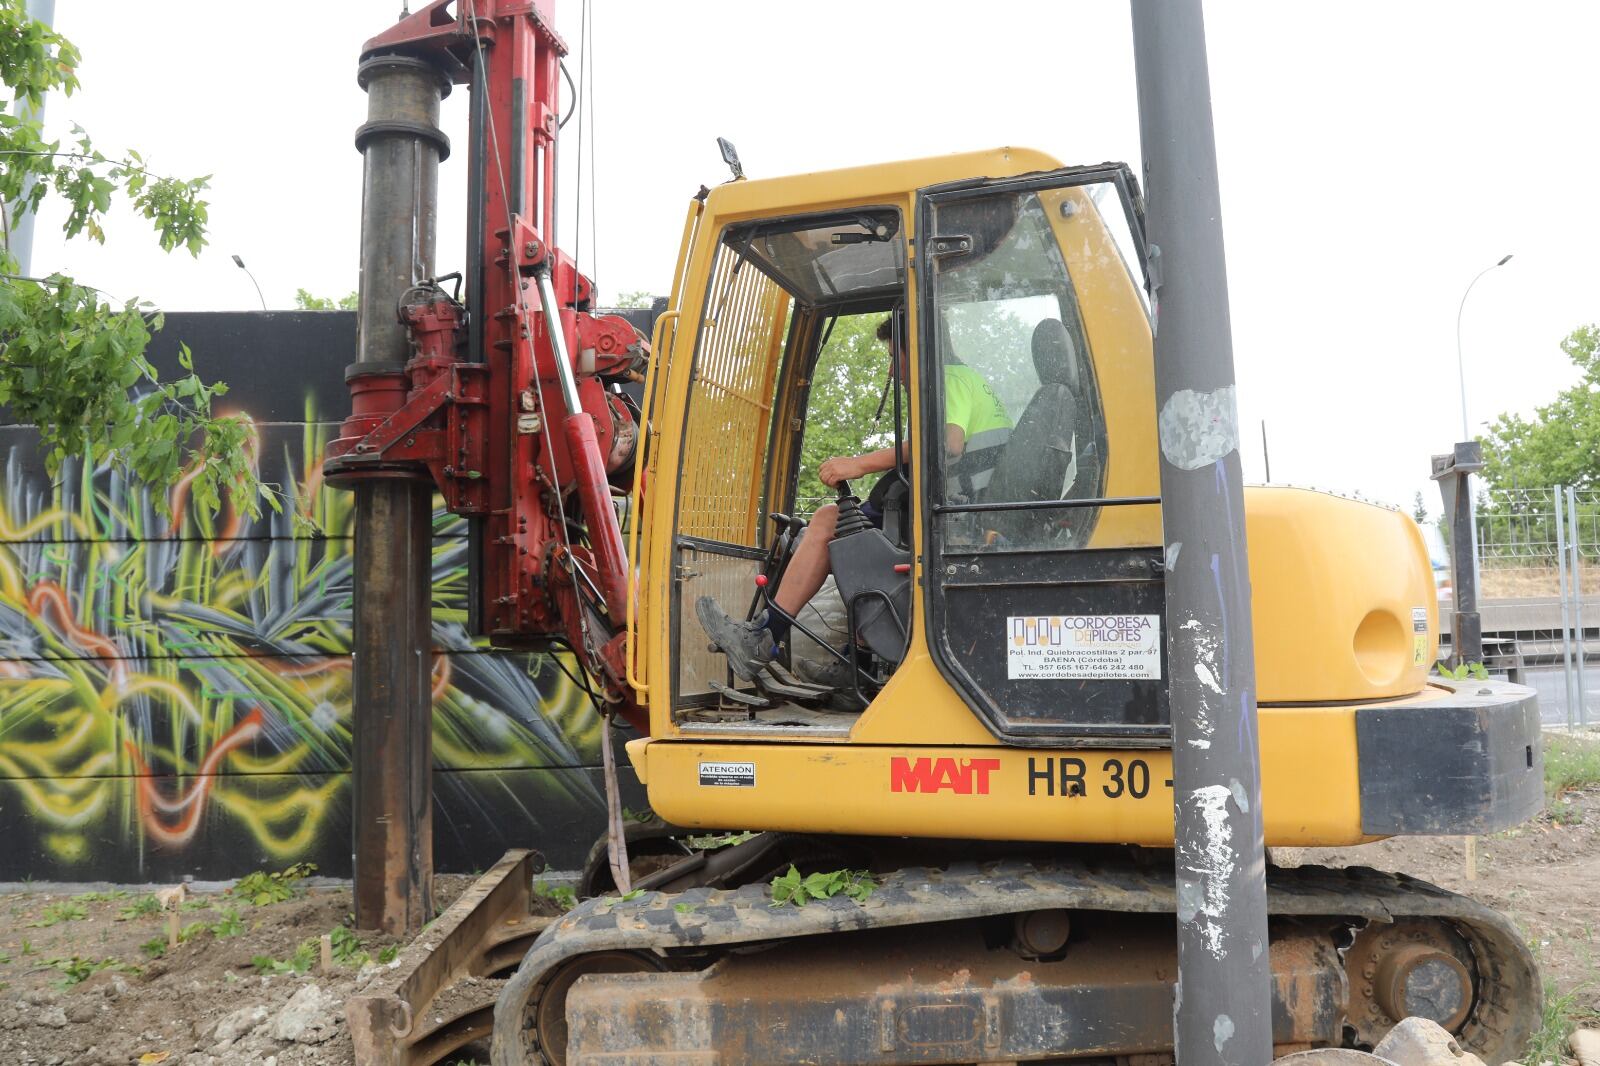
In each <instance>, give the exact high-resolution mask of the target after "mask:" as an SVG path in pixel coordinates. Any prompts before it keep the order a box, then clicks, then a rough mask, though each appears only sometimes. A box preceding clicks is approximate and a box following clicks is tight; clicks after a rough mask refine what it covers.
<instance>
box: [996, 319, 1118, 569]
mask: <svg viewBox="0 0 1600 1066" xmlns="http://www.w3.org/2000/svg"><path fill="white" fill-rule="evenodd" d="M1080 365H1081V360H1080V358H1079V355H1078V346H1077V345H1076V344H1075V343H1074V342H1073V340H1072V335H1071V334H1070V333H1068V332H1067V327H1066V326H1065V325H1063V324H1062V322H1061V320H1060V319H1055V318H1047V319H1045V320H1044V321H1042V322H1040V323H1039V324H1038V325H1037V326H1035V327H1034V330H1033V367H1034V370H1035V371H1036V372H1037V373H1038V375H1039V388H1038V389H1037V391H1035V392H1034V394H1033V398H1032V399H1031V400H1029V401H1028V406H1027V407H1026V408H1025V409H1024V410H1023V412H1022V417H1021V418H1018V419H1017V424H1016V426H1015V427H1013V428H1012V430H1011V438H1010V439H1009V440H1008V441H1007V442H1006V446H1005V452H1004V453H1003V454H1002V455H1001V456H1000V459H999V461H998V462H997V463H995V467H994V474H993V475H992V476H991V477H990V479H989V484H988V486H987V487H986V488H985V489H984V492H983V496H982V498H983V501H984V502H994V503H1018V502H1021V501H1025V500H1064V499H1069V498H1072V497H1083V496H1086V495H1089V494H1092V493H1093V492H1094V491H1095V488H1094V486H1095V485H1096V484H1097V483H1098V481H1099V472H1098V463H1097V462H1095V461H1094V457H1093V455H1092V452H1093V444H1092V441H1091V440H1088V439H1085V438H1086V437H1087V436H1088V432H1087V431H1088V427H1089V418H1088V411H1087V405H1086V404H1085V397H1084V394H1083V383H1082V380H1081V377H1080V369H1079V368H1080ZM1062 518H1063V513H1062V512H1061V511H1055V510H1046V511H1015V512H1011V513H1000V514H996V515H995V521H994V522H993V523H992V524H993V526H994V527H995V528H996V530H997V531H998V532H1000V533H1001V534H1003V535H1004V536H1005V537H1006V538H1007V539H1008V540H1012V541H1019V542H1023V543H1030V544H1037V543H1039V541H1040V540H1041V538H1045V537H1051V536H1052V531H1053V530H1055V529H1057V528H1059V523H1060V522H1061V521H1062ZM1052 539H1053V538H1052Z"/></svg>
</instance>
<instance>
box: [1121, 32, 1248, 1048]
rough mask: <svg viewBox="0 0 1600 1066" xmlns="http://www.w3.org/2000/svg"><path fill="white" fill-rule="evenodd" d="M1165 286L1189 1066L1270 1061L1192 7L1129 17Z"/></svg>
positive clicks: (1238, 532)
mask: <svg viewBox="0 0 1600 1066" xmlns="http://www.w3.org/2000/svg"><path fill="white" fill-rule="evenodd" d="M1133 55H1134V65H1135V69H1136V72H1137V75H1138V83H1139V143H1140V145H1141V150H1142V153H1143V155H1144V172H1145V179H1144V180H1145V193H1146V196H1147V200H1148V204H1149V212H1148V218H1149V223H1148V237H1149V242H1150V245H1151V253H1150V254H1151V257H1152V260H1153V265H1154V267H1155V271H1154V272H1153V273H1154V276H1155V277H1156V278H1158V279H1159V285H1160V288H1159V290H1158V291H1157V293H1156V302H1157V303H1158V305H1159V311H1158V317H1157V326H1156V341H1155V357H1156V404H1157V411H1158V422H1159V430H1160V435H1161V514H1162V523H1163V526H1164V530H1165V535H1166V541H1167V575H1166V602H1167V666H1168V670H1169V676H1170V677H1171V683H1170V684H1171V689H1170V691H1171V706H1172V784H1173V797H1174V798H1173V803H1174V807H1175V811H1174V813H1175V822H1176V825H1175V828H1176V862H1177V879H1178V886H1177V888H1178V987H1177V992H1176V996H1175V1005H1174V1008H1173V1029H1174V1032H1173V1040H1174V1047H1175V1048H1176V1052H1177V1059H1178V1062H1179V1063H1180V1064H1181V1066H1208V1064H1216V1066H1222V1064H1230V1066H1261V1064H1262V1063H1266V1062H1269V1061H1271V1059H1272V984H1271V972H1270V969H1269V962H1268V951H1267V888H1266V861H1265V848H1264V847H1263V839H1262V830H1261V774H1260V769H1261V761H1260V754H1259V751H1258V750H1257V742H1256V737H1257V732H1256V693H1255V648H1254V644H1253V639H1252V635H1251V626H1250V573H1249V569H1248V567H1247V561H1246V555H1245V535H1244V500H1243V496H1242V491H1243V483H1242V477H1241V474H1240V469H1239V424H1238V411H1237V408H1236V405H1235V402H1234V375H1233V339H1232V333H1231V327H1230V325H1229V322H1228V282H1227V272H1226V267H1225V263H1224V260H1223V252H1222V221H1221V218H1222V211H1221V204H1220V196H1219V194H1218V191H1217V153H1216V142H1215V139H1214V137H1213V133H1212V127H1211V83H1210V75H1209V72H1208V70H1207V67H1206V41H1205V24H1204V20H1203V18H1202V16H1201V12H1200V0H1133Z"/></svg>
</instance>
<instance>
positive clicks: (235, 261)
mask: <svg viewBox="0 0 1600 1066" xmlns="http://www.w3.org/2000/svg"><path fill="white" fill-rule="evenodd" d="M1510 258H1511V257H1510V256H1509V255H1508V256H1506V259H1510ZM1502 262H1504V260H1502ZM233 265H234V266H236V267H238V268H239V269H240V270H242V271H244V272H245V273H246V274H248V275H249V277H250V284H252V285H254V286H255V287H256V299H258V300H260V301H261V310H263V311H265V310H266V309H267V298H266V297H265V296H262V295H261V282H259V281H257V280H256V276H255V275H254V274H251V273H250V268H249V267H247V266H245V265H244V260H243V259H240V258H239V257H238V256H234V257H233ZM1462 402H1463V403H1465V401H1462ZM1462 410H1463V411H1465V410H1466V408H1465V407H1463V408H1462Z"/></svg>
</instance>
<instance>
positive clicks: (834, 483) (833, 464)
mask: <svg viewBox="0 0 1600 1066" xmlns="http://www.w3.org/2000/svg"><path fill="white" fill-rule="evenodd" d="M871 472H872V471H871V470H870V469H869V468H868V467H866V466H865V465H864V464H863V463H862V462H861V456H859V455H857V456H854V457H850V458H847V457H845V456H838V455H836V456H834V457H833V458H832V459H827V460H824V461H823V464H822V465H821V466H819V467H817V477H818V478H819V479H820V480H821V481H822V483H823V484H824V485H826V486H828V487H829V488H830V489H833V488H838V487H839V482H841V481H854V480H855V479H856V478H858V477H860V476H861V475H863V474H870V473H871Z"/></svg>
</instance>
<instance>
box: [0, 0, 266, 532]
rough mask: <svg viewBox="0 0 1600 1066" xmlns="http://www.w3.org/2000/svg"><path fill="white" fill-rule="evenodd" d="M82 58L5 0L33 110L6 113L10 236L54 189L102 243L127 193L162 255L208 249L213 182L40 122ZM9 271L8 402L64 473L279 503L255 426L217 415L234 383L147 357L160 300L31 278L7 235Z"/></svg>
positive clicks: (23, 96)
mask: <svg viewBox="0 0 1600 1066" xmlns="http://www.w3.org/2000/svg"><path fill="white" fill-rule="evenodd" d="M78 62H79V55H78V50H77V49H76V48H75V47H74V46H73V45H72V43H71V42H70V41H68V40H67V39H66V38H64V37H62V36H61V35H60V34H58V33H55V32H54V31H53V30H51V29H50V28H49V27H47V26H45V25H44V24H42V23H40V22H38V21H36V20H34V19H33V18H31V17H29V15H28V14H27V11H26V9H25V7H24V2H23V0H0V81H3V83H4V85H5V87H6V88H7V89H8V90H9V91H10V92H11V94H12V96H13V97H14V99H15V100H16V101H17V102H19V103H20V104H22V105H25V106H23V107H21V108H20V109H19V110H20V111H21V114H18V115H5V114H0V210H3V211H4V212H5V215H4V217H3V218H0V230H3V231H4V232H6V233H9V231H10V228H11V223H10V219H11V217H12V216H13V215H14V214H15V213H17V212H21V211H27V212H34V213H37V211H38V209H39V206H40V205H41V204H42V203H43V202H44V200H45V199H46V198H47V197H48V196H51V195H54V196H57V197H59V198H60V199H61V200H63V201H64V202H65V205H66V208H67V218H66V222H65V223H64V224H63V227H62V228H63V231H64V233H65V235H66V236H67V238H68V239H72V238H83V239H87V240H91V241H96V242H99V243H104V241H105V239H106V232H105V218H106V213H107V212H108V211H109V210H110V209H111V206H112V204H113V203H114V202H116V201H117V200H119V199H120V200H122V201H123V202H125V203H127V204H128V205H130V206H131V207H132V208H133V209H134V210H135V211H136V212H138V213H139V214H140V215H142V216H143V217H144V218H146V219H148V220H149V222H150V224H151V227H152V228H153V229H154V231H155V237H156V243H157V244H158V245H159V246H160V247H161V248H162V250H164V251H172V250H173V249H176V248H180V247H181V248H183V249H185V250H187V251H188V252H189V254H190V255H196V256H197V255H199V253H200V249H201V248H203V247H204V246H205V243H206V238H205V232H206V204H205V201H204V200H202V199H201V198H200V194H201V192H202V191H203V190H204V189H205V188H206V184H207V181H208V178H207V177H199V178H189V179H184V178H175V177H167V176H163V175H160V174H157V173H156V172H154V171H153V170H151V169H150V167H149V166H148V165H147V163H146V161H145V159H144V157H143V156H141V155H140V154H139V153H138V152H136V151H134V150H133V149H131V148H130V149H127V150H126V151H124V152H122V153H121V154H120V155H115V156H110V155H106V154H104V153H103V152H101V151H100V150H99V149H98V148H96V147H95V145H94V143H93V141H92V140H91V139H90V137H89V135H88V134H87V133H86V132H84V130H83V129H81V128H79V127H77V126H74V127H73V133H72V139H71V142H70V144H68V145H66V146H63V144H62V142H60V141H46V140H45V138H44V133H43V129H42V127H41V124H40V123H39V121H38V120H37V119H36V118H34V117H31V116H33V115H35V114H37V110H38V107H39V105H40V104H41V103H42V102H43V100H44V96H45V94H46V93H48V92H52V91H57V92H61V93H63V94H65V95H68V96H70V95H71V94H72V93H73V91H74V90H76V89H77V88H78V77H77V68H78ZM0 276H3V278H4V282H5V283H4V284H3V285H0V404H7V405H9V406H10V408H11V411H12V413H13V415H14V416H15V417H16V418H18V419H19V420H22V421H25V422H29V423H32V424H33V425H35V426H37V427H38V430H39V435H40V438H41V440H42V443H43V445H44V451H45V457H46V464H47V466H48V467H49V469H50V470H51V472H52V473H54V472H55V471H56V470H57V469H58V468H59V466H60V464H61V461H62V460H63V459H65V458H66V457H67V456H69V455H86V456H87V457H88V458H89V459H90V460H91V461H95V462H101V461H106V460H110V461H111V462H113V463H115V464H117V465H118V466H120V467H121V468H122V469H123V470H125V471H126V472H127V473H129V474H131V475H132V476H134V477H135V478H137V479H139V480H141V481H144V482H146V483H149V484H152V485H156V486H169V485H172V484H174V483H175V482H177V481H178V480H179V479H180V478H181V477H184V476H185V475H186V474H188V473H190V472H192V473H193V475H194V476H193V479H192V481H191V493H192V498H193V499H194V500H195V502H196V503H197V504H198V505H200V506H202V507H206V508H209V509H215V508H216V507H217V506H218V505H219V504H220V502H221V501H220V496H221V493H223V492H227V493H228V494H229V495H230V496H231V498H232V499H233V501H234V503H235V505H236V506H237V507H239V508H240V509H241V510H243V511H245V512H246V513H248V514H251V515H255V514H257V513H259V500H260V499H263V498H264V499H266V500H268V501H269V502H270V503H271V504H272V505H273V506H274V507H277V506H278V505H277V501H276V498H275V497H274V496H273V494H272V492H271V491H270V490H269V489H267V488H266V487H264V486H262V485H260V484H259V482H257V480H256V477H255V472H254V468H253V465H252V456H251V448H250V446H249V442H250V434H251V430H250V425H249V423H248V421H247V420H246V419H245V418H244V417H242V416H234V415H214V414H213V413H212V402H213V400H214V399H215V398H216V397H218V396H221V395H222V394H223V393H224V392H225V391H226V386H225V385H222V384H220V383H218V384H214V385H208V384H206V383H205V382H204V381H202V380H201V379H200V378H199V377H197V376H196V375H195V374H194V372H193V371H194V367H193V363H192V359H191V356H190V354H189V352H188V350H187V349H183V351H182V353H181V356H180V362H181V364H182V369H183V371H184V373H183V375H182V376H180V377H176V378H174V379H172V380H170V381H163V380H162V379H161V377H160V375H159V374H158V372H157V370H156V368H155V367H154V366H152V365H151V363H150V362H149V360H148V359H146V358H145V354H144V352H145V348H146V346H147V345H148V343H149V340H150V334H151V331H152V330H158V329H160V328H161V315H160V313H159V312H157V311H156V310H155V308H153V307H152V306H150V305H149V304H146V303H140V302H138V301H137V300H129V301H127V302H126V303H123V304H121V305H120V306H115V305H113V304H112V303H110V302H106V301H102V300H101V296H102V295H103V294H102V293H100V291H99V290H97V289H95V288H93V287H91V286H88V285H84V284H82V283H80V282H78V281H75V280H74V279H72V278H70V277H67V276H66V275H64V274H60V273H55V274H51V275H50V276H48V277H45V278H25V277H22V276H21V275H20V273H19V270H18V263H17V260H16V258H15V257H14V256H13V255H12V254H11V248H10V244H9V240H8V241H7V243H6V245H5V246H4V248H3V249H0ZM156 498H157V499H158V500H164V499H165V494H158V495H157V497H156Z"/></svg>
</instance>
